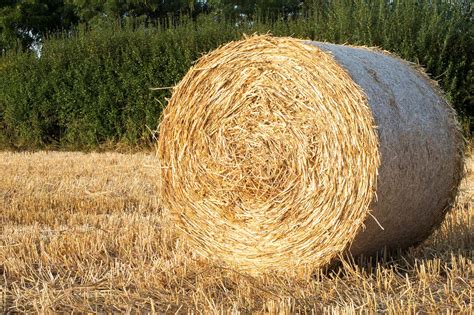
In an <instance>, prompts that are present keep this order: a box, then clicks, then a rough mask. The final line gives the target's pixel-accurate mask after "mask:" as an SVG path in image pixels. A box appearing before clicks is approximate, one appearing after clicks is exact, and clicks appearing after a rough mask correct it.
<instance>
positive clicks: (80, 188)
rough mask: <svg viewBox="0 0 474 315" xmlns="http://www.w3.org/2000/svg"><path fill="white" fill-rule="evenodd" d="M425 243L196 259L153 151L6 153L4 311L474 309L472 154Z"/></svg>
mask: <svg viewBox="0 0 474 315" xmlns="http://www.w3.org/2000/svg"><path fill="white" fill-rule="evenodd" d="M467 165H468V166H467V174H466V177H465V179H464V180H463V184H462V188H461V191H460V194H459V197H458V200H457V203H456V206H455V208H454V209H453V210H452V211H451V212H450V213H449V214H448V215H447V217H446V220H445V222H444V224H443V225H442V226H441V227H440V228H439V229H438V230H437V231H435V233H434V234H433V235H432V236H431V237H430V238H429V239H428V240H427V241H425V242H424V243H423V244H422V245H420V246H418V247H416V248H412V249H410V250H409V251H408V252H405V253H402V254H398V255H395V256H391V257H389V256H387V257H383V258H382V259H380V260H379V261H377V262H376V261H374V260H365V261H363V260H360V261H358V263H353V262H349V261H344V262H343V263H342V266H341V267H340V268H337V269H334V270H331V271H319V272H317V273H316V274H315V275H314V277H313V278H311V279H305V280H301V279H299V280H298V279H295V278H292V276H291V275H285V274H279V275H267V276H263V277H258V278H256V277H251V276H247V275H244V274H240V273H237V272H235V271H232V270H229V269H226V268H222V267H219V266H216V265H213V264H212V263H210V262H207V261H205V260H203V259H201V258H199V257H197V256H196V255H195V254H194V253H193V250H192V248H189V247H187V246H186V244H183V243H182V242H181V241H179V240H178V239H177V238H176V231H175V229H174V227H173V226H172V224H171V223H170V222H169V221H168V219H167V215H166V212H165V211H164V210H162V209H161V207H160V201H159V198H158V197H159V196H157V193H156V191H157V184H158V180H159V179H158V178H157V175H156V166H157V164H156V160H155V157H154V156H153V154H145V153H138V154H119V153H89V154H84V153H69V152H62V153H60V152H37V153H8V152H3V153H0V312H2V311H3V312H18V311H19V312H23V311H30V312H41V313H49V312H62V311H69V312H70V311H76V312H97V311H101V312H130V311H141V312H152V313H154V312H159V313H163V312H165V313H175V312H179V313H189V312H193V313H201V312H202V313H211V312H212V313H228V312H229V313H239V312H240V313H251V312H256V313H290V312H291V313H294V312H298V313H315V314H320V313H322V312H325V313H340V312H346V313H360V312H370V313H372V312H388V313H392V314H399V313H400V312H402V311H403V312H404V313H418V312H428V313H466V314H468V313H470V312H472V311H473V309H472V298H473V297H472V288H473V283H474V276H473V271H474V264H473V256H474V245H473V243H474V239H473V236H474V230H473V224H472V223H473V214H474V210H473V209H474V174H473V167H474V163H473V160H472V159H469V160H468V163H467Z"/></svg>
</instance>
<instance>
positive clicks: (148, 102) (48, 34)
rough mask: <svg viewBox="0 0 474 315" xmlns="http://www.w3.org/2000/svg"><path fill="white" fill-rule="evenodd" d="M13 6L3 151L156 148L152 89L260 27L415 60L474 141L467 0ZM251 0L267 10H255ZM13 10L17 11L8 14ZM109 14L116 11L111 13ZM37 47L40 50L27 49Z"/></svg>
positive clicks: (1, 101)
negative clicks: (107, 146) (155, 6)
mask: <svg viewBox="0 0 474 315" xmlns="http://www.w3.org/2000/svg"><path fill="white" fill-rule="evenodd" d="M7 1H10V0H7ZM48 1H49V2H48ZM13 2H15V3H17V4H18V3H20V6H15V5H9V6H7V5H5V4H4V3H5V2H3V4H2V10H6V11H8V12H10V13H8V14H5V15H1V16H0V23H1V25H2V26H1V27H2V28H1V32H2V40H3V42H2V43H3V44H2V45H4V46H2V47H4V48H3V49H4V52H3V56H2V57H0V148H17V149H36V148H48V147H51V148H65V149H97V148H100V147H102V146H103V145H104V144H111V145H117V144H120V145H125V146H126V147H130V146H138V147H141V146H143V145H147V144H150V143H153V133H152V132H151V130H154V129H155V128H156V127H157V124H158V120H159V116H160V113H161V110H162V108H163V107H164V106H166V99H167V98H168V97H169V96H170V91H169V90H150V88H152V87H169V86H173V85H175V84H176V83H177V82H179V80H180V79H181V78H182V76H183V75H184V74H185V73H186V71H187V70H188V69H189V67H190V66H191V64H192V62H193V61H195V60H196V59H197V58H199V57H200V56H201V55H202V54H203V53H206V52H208V51H210V50H212V49H215V48H216V47H218V46H219V45H222V44H223V43H226V42H228V41H230V40H236V39H240V38H242V35H243V34H252V33H267V32H270V33H272V34H274V35H276V36H294V37H297V38H307V39H312V40H319V41H328V42H334V43H349V44H354V45H366V46H379V47H381V48H383V49H386V50H388V51H391V52H394V53H396V54H398V55H399V56H401V57H402V58H404V59H407V60H410V61H413V62H415V63H419V64H421V65H422V66H423V67H425V68H426V69H427V72H428V73H429V74H430V75H431V77H432V78H434V79H435V80H437V81H438V82H439V83H440V85H441V87H442V88H443V89H444V91H445V92H446V96H447V98H448V99H449V101H450V102H451V103H452V104H453V105H454V107H455V108H456V110H457V112H458V116H459V118H460V120H461V123H462V126H463V129H464V131H465V134H466V135H470V136H472V134H471V132H472V130H473V127H472V126H473V122H474V119H473V117H474V96H473V91H474V25H473V23H474V17H473V4H472V3H471V2H470V0H450V1H446V0H387V1H385V0H314V1H311V2H304V3H303V2H302V3H298V4H295V7H292V6H291V4H292V2H291V1H288V2H287V3H286V4H285V5H280V4H279V5H278V6H275V7H274V8H275V9H274V11H272V10H273V9H271V8H272V6H271V4H272V3H277V2H272V1H263V0H262V1H260V2H258V1H215V2H213V1H208V2H205V3H204V2H200V4H199V5H195V6H194V7H192V6H191V5H190V4H193V5H194V4H195V3H197V2H189V1H188V2H185V1H183V2H182V7H179V6H177V7H176V8H171V4H172V3H174V4H176V3H177V2H167V1H159V2H157V3H161V4H163V5H164V4H165V2H166V6H167V7H164V8H168V9H166V10H165V9H162V11H161V12H162V13H159V14H158V13H156V15H152V14H151V13H147V14H145V15H143V14H142V13H143V12H148V11H140V10H142V9H143V7H140V3H142V4H143V6H144V5H149V4H147V3H149V2H145V1H141V0H137V1H135V2H132V1H129V2H126V1H123V3H122V2H121V1H119V0H107V1H99V0H64V1H59V0H28V3H29V4H32V5H33V6H34V5H36V4H37V5H38V6H40V5H39V4H40V3H45V2H48V3H59V5H58V6H57V7H54V6H48V7H47V8H48V10H49V11H48V10H46V9H45V8H44V7H43V9H44V11H41V10H40V9H38V10H36V11H35V12H36V14H37V15H35V16H36V17H35V18H32V17H33V13H28V12H30V11H29V10H33V9H32V6H22V5H23V4H25V5H26V3H27V2H26V1H10V4H11V3H13ZM282 2H285V1H283V0H282ZM235 3H238V4H235ZM268 3H269V4H268ZM66 4H68V5H70V6H67V5H66ZM121 4H122V5H123V6H120V5H121ZM257 5H260V6H261V7H262V8H263V7H266V8H270V9H269V10H267V11H266V12H264V11H260V10H259V7H258V6H257ZM40 7H41V6H40ZM53 8H56V9H54V10H53ZM77 8H82V9H77ZM178 8H181V9H178ZM197 8H198V9H197ZM287 8H288V9H287ZM158 9H159V8H158ZM158 9H156V10H158ZM10 10H13V11H15V10H20V11H21V12H22V13H21V14H12V16H13V17H10V14H11V11H10ZM147 10H151V9H147ZM167 10H168V11H167ZM186 10H187V11H186ZM199 10H201V11H199ZM6 11H2V12H6ZM47 11H48V12H57V13H56V14H50V16H49V17H48V18H46V17H45V16H46V15H47V14H46V13H45V14H44V15H40V14H38V12H47ZM70 11H72V13H68V12H70ZM198 11H199V12H200V13H193V12H198ZM98 12H99V13H98ZM113 12H119V13H118V14H117V15H116V16H115V17H113V16H112V15H113V14H112V13H113ZM150 12H155V11H153V10H151V11H150ZM156 12H157V11H156ZM236 12H237V13H236ZM68 14H70V15H68ZM111 16H112V17H111ZM66 17H69V18H66ZM8 19H10V21H11V20H15V19H18V21H24V23H30V24H28V25H27V24H22V23H20V22H18V23H16V24H15V23H14V25H16V28H17V29H16V30H14V31H12V30H10V31H9V32H13V33H14V34H13V35H11V36H12V37H13V38H14V40H12V39H8V36H6V35H5V34H6V28H5V27H4V26H3V25H5V23H6V22H5V21H6V20H8ZM22 19H23V20H22ZM35 21H36V22H35ZM70 21H72V22H70ZM40 22H41V23H40ZM42 23H43V24H42ZM61 23H63V24H61ZM68 23H69V24H68ZM33 25H35V26H34V27H33ZM41 25H43V26H41ZM52 25H54V26H52ZM33 29H34V30H33ZM15 36H16V37H15ZM18 36H20V37H18ZM22 36H24V38H23V37H22ZM38 38H39V39H38ZM38 42H39V43H40V45H41V53H40V54H39V53H38V49H35V47H34V45H35V43H36V44H38Z"/></svg>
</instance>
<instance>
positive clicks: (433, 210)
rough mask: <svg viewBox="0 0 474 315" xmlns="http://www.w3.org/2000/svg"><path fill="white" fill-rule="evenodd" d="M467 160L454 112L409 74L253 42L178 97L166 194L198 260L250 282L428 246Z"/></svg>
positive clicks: (166, 140)
mask: <svg viewBox="0 0 474 315" xmlns="http://www.w3.org/2000/svg"><path fill="white" fill-rule="evenodd" d="M332 54H333V55H334V58H333V56H332ZM461 146H462V140H461V136H460V133H459V131H458V129H457V127H456V123H455V117H454V112H453V110H452V109H451V107H449V105H448V104H447V103H446V101H445V100H444V99H443V97H442V96H441V94H440V93H439V92H438V91H437V89H436V88H435V87H434V86H433V84H432V83H431V82H430V81H429V80H428V79H427V78H426V77H425V76H424V75H422V74H421V73H420V72H418V71H416V70H414V69H413V67H411V66H409V65H408V64H407V63H406V62H404V61H402V60H400V59H398V58H395V57H392V56H389V55H387V54H384V53H382V52H379V51H373V50H369V49H366V48H360V47H348V46H339V45H331V44H323V43H314V42H313V43H308V42H306V43H305V42H303V41H300V40H296V39H292V38H274V37H270V36H254V37H250V38H247V39H244V40H242V41H237V42H231V43H229V44H227V45H225V46H222V47H220V48H218V49H216V50H214V51H213V52H211V53H209V54H208V55H205V56H203V57H201V58H200V59H199V60H198V62H197V63H196V64H195V65H194V66H193V67H192V68H191V69H190V70H189V72H188V73H187V74H186V76H185V77H184V78H183V80H182V81H181V82H180V83H179V84H178V85H177V86H176V87H175V89H174V92H173V96H172V97H171V99H170V101H169V104H168V106H167V108H166V109H165V111H164V114H163V120H162V123H161V125H160V137H159V143H158V156H159V158H160V163H161V166H160V172H161V177H162V184H161V188H160V193H161V196H162V201H163V204H164V206H165V208H166V209H169V210H170V211H171V212H172V214H173V217H174V218H175V222H176V224H177V227H178V228H179V230H180V231H181V232H182V234H183V236H184V237H185V238H186V240H188V241H189V242H190V243H191V245H193V246H194V249H195V250H196V252H198V253H200V254H202V255H204V256H206V257H210V258H212V259H213V260H215V261H216V262H219V263H224V264H226V265H229V266H232V267H234V268H237V269H239V270H244V271H247V272H250V273H262V272H269V271H288V270H290V271H298V272H299V271H305V270H312V269H314V268H318V267H322V266H324V265H326V264H327V263H329V262H330V261H331V260H332V259H333V258H334V257H336V256H337V255H339V254H341V253H343V252H344V251H345V250H350V251H351V252H352V253H353V254H357V255H358V254H362V253H365V254H370V253H373V252H374V251H377V250H380V249H381V248H383V247H384V246H387V247H397V248H398V247H406V246H410V245H412V244H414V243H416V242H419V241H420V240H422V239H424V238H425V237H426V236H427V235H428V234H429V232H430V231H431V230H432V229H433V227H434V226H437V225H438V224H439V223H440V222H441V220H442V218H443V216H444V213H445V211H446V209H447V208H448V206H449V205H450V203H451V202H452V200H453V197H454V192H455V190H456V187H457V185H458V182H459V178H460V175H459V174H460V168H461V165H462V155H461V152H462V150H461V149H460V148H461ZM364 226H366V228H365V229H364Z"/></svg>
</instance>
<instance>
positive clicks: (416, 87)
mask: <svg viewBox="0 0 474 315" xmlns="http://www.w3.org/2000/svg"><path fill="white" fill-rule="evenodd" d="M312 44H314V45H316V46H318V47H320V48H321V49H323V50H324V51H326V52H330V53H331V54H332V55H333V56H334V57H335V59H336V61H337V62H338V63H339V64H340V65H341V66H343V67H344V68H345V69H346V70H347V71H348V72H349V74H350V76H351V77H352V79H353V80H354V81H355V82H356V83H357V84H358V85H359V86H360V87H361V88H362V89H363V90H364V92H365V93H366V95H367V98H368V101H369V105H370V107H371V109H372V113H373V115H374V119H375V122H376V125H377V126H378V135H379V141H380V151H381V152H380V153H381V166H380V169H379V176H378V180H377V182H378V183H377V197H378V200H376V201H374V202H373V204H372V207H371V208H372V215H373V217H375V219H376V220H377V221H378V223H377V222H376V220H375V219H374V218H373V217H371V216H369V217H368V218H367V219H366V222H365V225H366V229H365V230H364V231H361V232H359V234H358V236H357V237H356V239H355V241H354V242H353V243H352V246H351V249H350V250H351V253H352V254H353V255H359V254H371V253H374V252H376V251H378V250H380V249H382V248H383V247H385V246H386V247H388V248H404V247H408V246H410V245H413V244H416V243H419V242H420V241H422V240H424V239H425V238H426V237H427V236H428V235H429V234H430V232H431V231H432V230H433V228H434V227H436V226H438V225H439V224H440V222H441V221H442V219H443V218H444V215H445V213H446V210H447V209H448V208H449V206H450V205H451V204H452V202H453V198H454V196H455V191H456V189H457V187H458V184H459V181H460V177H461V176H460V174H461V170H462V164H463V157H462V149H461V148H462V143H463V141H462V136H461V134H460V132H459V130H458V128H457V124H456V120H455V115H454V111H453V109H452V108H451V107H450V106H449V105H448V104H447V102H446V101H445V100H444V98H443V96H442V95H441V93H440V92H439V91H438V89H437V87H436V86H434V85H433V84H432V82H430V81H429V80H428V79H427V77H426V76H425V75H424V73H421V72H419V71H417V70H415V69H414V68H413V67H412V66H411V65H410V64H408V63H407V62H405V61H403V60H401V59H399V58H396V57H393V56H389V55H387V54H384V53H382V52H378V51H374V50H370V49H365V48H357V47H350V46H340V45H333V44H327V43H317V42H312ZM380 226H382V227H383V229H382V228H381V227H380Z"/></svg>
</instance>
